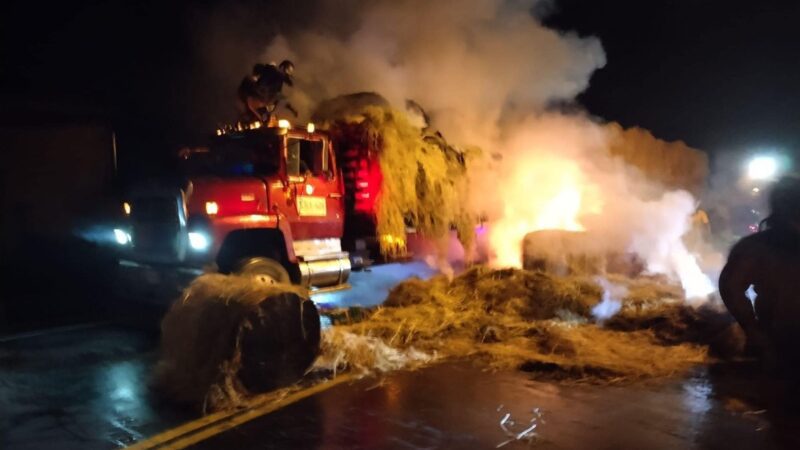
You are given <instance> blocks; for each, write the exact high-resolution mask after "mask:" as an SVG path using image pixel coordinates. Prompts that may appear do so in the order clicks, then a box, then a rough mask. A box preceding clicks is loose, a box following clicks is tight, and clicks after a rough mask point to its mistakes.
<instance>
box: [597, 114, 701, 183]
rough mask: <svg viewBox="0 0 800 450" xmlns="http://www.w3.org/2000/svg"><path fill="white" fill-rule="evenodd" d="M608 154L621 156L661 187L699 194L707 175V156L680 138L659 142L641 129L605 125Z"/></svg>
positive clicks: (610, 124) (612, 124) (611, 124)
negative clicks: (608, 144)
mask: <svg viewBox="0 0 800 450" xmlns="http://www.w3.org/2000/svg"><path fill="white" fill-rule="evenodd" d="M606 129H607V130H608V133H609V137H610V148H609V151H610V153H611V155H613V156H617V157H620V158H622V159H623V160H624V161H625V163H626V164H628V165H631V166H633V167H636V168H637V169H639V170H641V171H642V173H643V174H644V175H645V176H646V177H647V178H648V179H649V180H652V181H655V182H658V183H660V184H661V185H663V186H664V187H666V188H668V189H671V190H674V189H685V190H687V191H689V192H691V193H692V194H694V195H695V196H700V195H701V194H702V193H703V191H704V190H705V187H706V180H707V178H708V171H709V168H708V165H709V164H708V155H707V154H706V153H704V152H702V151H700V150H697V149H695V148H692V147H689V146H688V145H686V143H684V142H682V141H673V142H668V141H663V140H661V139H658V138H657V137H655V136H653V134H652V133H650V132H649V131H647V130H645V129H642V128H637V127H633V128H627V129H624V128H622V126H621V125H620V124H618V123H609V124H607V125H606Z"/></svg>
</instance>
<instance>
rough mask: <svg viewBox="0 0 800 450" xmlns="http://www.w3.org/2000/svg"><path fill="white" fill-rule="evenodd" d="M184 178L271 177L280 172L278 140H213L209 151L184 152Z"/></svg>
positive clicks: (255, 136)
mask: <svg viewBox="0 0 800 450" xmlns="http://www.w3.org/2000/svg"><path fill="white" fill-rule="evenodd" d="M181 165H182V169H183V172H184V173H185V174H186V175H215V176H241V175H262V176H263V175H273V174H275V173H277V172H278V170H279V168H280V138H279V137H278V136H274V135H268V134H264V133H253V134H247V135H238V136H237V135H229V136H222V137H219V138H216V139H215V140H214V141H212V142H211V145H209V146H208V147H199V148H193V149H184V150H183V151H182V152H181Z"/></svg>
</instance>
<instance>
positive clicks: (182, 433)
mask: <svg viewBox="0 0 800 450" xmlns="http://www.w3.org/2000/svg"><path fill="white" fill-rule="evenodd" d="M355 378H356V377H355V376H353V375H350V374H345V375H340V376H338V377H336V378H335V379H333V380H330V381H326V382H323V383H319V384H316V385H314V386H311V387H309V388H306V389H302V390H300V391H296V392H293V393H291V394H289V395H287V396H285V397H282V398H279V399H273V398H271V397H270V398H268V399H267V400H261V401H259V400H258V399H255V400H254V401H253V406H250V407H248V408H247V409H243V410H235V411H227V412H219V413H214V414H209V415H208V416H205V417H201V418H200V419H197V420H193V421H191V422H188V423H185V424H183V425H181V426H179V427H176V428H173V429H171V430H167V431H165V432H163V433H160V434H157V435H155V436H153V437H151V438H148V439H146V440H144V441H140V442H137V443H136V444H134V445H132V446H130V447H128V449H131V450H143V449H156V448H158V449H182V448H186V447H188V446H190V445H192V444H196V443H198V442H200V441H203V440H205V439H208V438H210V437H212V436H214V435H216V434H219V433H222V432H224V431H227V430H230V429H231V428H234V427H237V426H239V425H241V424H243V423H246V422H249V421H251V420H253V419H257V418H259V417H261V416H264V415H267V414H269V413H271V412H275V411H277V410H279V409H281V408H284V407H286V406H289V405H291V404H292V403H296V402H298V401H300V400H303V399H305V398H308V397H310V396H312V395H314V394H318V393H320V392H323V391H325V390H327V389H330V388H332V387H334V386H336V385H339V384H342V383H345V382H348V381H352V380H354V379H355ZM265 396H267V397H269V394H265Z"/></svg>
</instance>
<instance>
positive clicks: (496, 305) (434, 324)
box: [318, 267, 730, 380]
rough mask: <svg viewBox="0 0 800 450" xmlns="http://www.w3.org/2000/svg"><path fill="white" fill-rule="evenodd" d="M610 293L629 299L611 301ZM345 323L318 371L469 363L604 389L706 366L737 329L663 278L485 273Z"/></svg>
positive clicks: (329, 340) (410, 294)
mask: <svg viewBox="0 0 800 450" xmlns="http://www.w3.org/2000/svg"><path fill="white" fill-rule="evenodd" d="M604 284H605V285H606V286H605V287H606V289H607V288H608V287H609V285H613V286H615V287H617V288H618V289H616V290H615V291H614V292H616V293H622V294H623V296H622V297H621V298H618V299H614V298H611V296H610V295H609V293H608V291H606V292H604V286H603V285H604ZM604 294H605V295H604ZM601 299H603V302H604V303H605V302H617V303H618V305H617V308H614V309H618V312H616V314H615V315H613V316H612V317H603V316H602V315H601V313H602V311H601V310H600V309H598V308H599V307H598V304H600V303H601V302H600V301H601ZM338 321H339V322H343V323H340V324H339V325H336V326H334V327H333V328H332V329H330V330H328V331H326V332H325V334H324V336H323V341H324V344H323V355H322V357H321V359H320V361H319V362H318V365H319V366H323V367H328V368H333V369H338V370H345V369H350V370H355V371H372V370H377V371H383V370H386V368H396V367H397V366H398V365H400V364H401V363H405V365H406V366H410V367H415V366H417V365H420V364H424V363H426V362H428V361H429V359H431V358H440V359H448V358H461V357H471V358H475V359H478V360H481V361H484V362H485V363H487V364H488V365H489V366H491V367H495V368H520V369H523V370H530V371H536V372H541V373H549V374H550V375H551V376H554V377H556V378H571V379H584V378H593V379H604V380H615V379H631V378H640V377H653V376H665V375H671V374H674V373H676V372H680V371H683V370H685V369H687V368H688V367H690V366H691V365H693V364H697V363H702V362H704V361H707V360H708V359H709V348H708V344H709V343H710V342H713V341H715V339H718V338H717V336H720V335H721V334H725V333H726V332H728V330H727V327H728V326H729V325H730V321H729V320H728V319H727V316H726V315H725V314H723V313H721V312H720V311H718V310H716V309H714V308H710V307H708V308H705V309H699V310H695V309H692V308H691V307H690V306H687V305H686V302H685V300H684V294H683V291H682V289H681V288H680V287H678V286H674V285H671V284H668V283H665V281H664V280H663V279H661V278H648V277H640V278H638V279H630V278H626V277H614V278H611V279H610V281H609V282H605V280H604V279H603V280H602V282H598V280H597V279H594V278H591V277H584V276H567V277H557V276H551V275H548V274H546V273H542V272H533V271H524V270H518V269H501V270H494V269H490V268H487V267H475V268H472V269H470V270H468V271H467V272H465V273H463V274H462V275H460V276H458V277H456V278H455V279H453V280H452V281H449V280H448V278H447V277H445V276H437V277H434V278H433V279H431V280H428V281H422V280H419V279H411V280H408V281H405V282H404V283H401V284H400V285H398V286H397V287H395V288H394V289H393V290H392V291H391V292H390V294H389V297H388V298H387V300H386V302H385V304H384V306H383V307H382V308H379V309H377V310H375V311H374V312H371V313H367V314H362V316H361V317H360V318H358V319H350V320H347V319H345V320H341V319H340V320H338ZM335 322H336V320H335ZM725 343H727V341H725ZM387 347H388V348H389V349H391V350H387ZM385 355H389V357H388V358H387V357H386V356H385ZM400 355H409V356H407V358H406V360H403V359H402V357H401V356H400ZM387 359H390V361H387Z"/></svg>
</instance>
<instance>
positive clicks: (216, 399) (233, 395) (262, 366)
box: [156, 274, 320, 410]
mask: <svg viewBox="0 0 800 450" xmlns="http://www.w3.org/2000/svg"><path fill="white" fill-rule="evenodd" d="M161 331H162V335H161V358H160V360H159V362H158V365H157V367H156V385H157V386H158V387H159V388H160V389H161V390H162V391H163V392H164V393H165V394H166V395H167V396H168V397H169V398H171V399H172V400H175V401H177V402H181V403H188V404H190V405H192V406H202V407H203V409H205V410H208V409H212V410H215V409H221V408H225V407H229V406H232V405H236V404H239V403H241V402H242V401H243V400H244V399H246V398H247V397H248V396H250V395H252V394H254V393H260V392H264V391H267V390H269V389H273V388H276V387H279V386H283V385H287V384H289V383H292V382H294V381H296V380H297V379H299V378H300V377H301V376H302V375H303V374H304V373H305V371H306V370H307V369H308V368H309V366H310V365H311V364H312V363H313V361H314V359H315V358H316V356H317V354H318V352H319V345H320V322H319V314H318V312H317V310H316V307H315V306H314V304H313V302H311V301H310V300H309V299H308V295H307V293H306V292H305V290H303V289H301V288H298V287H294V286H287V285H278V284H265V283H261V282H259V281H257V280H256V279H255V278H253V277H246V276H236V275H231V276H226V275H220V274H207V275H203V276H201V277H199V278H197V279H196V280H195V281H194V282H193V283H192V284H191V285H190V286H189V287H188V288H187V289H186V290H185V291H184V294H183V297H182V298H181V299H180V300H178V301H176V302H175V303H174V304H173V305H172V307H171V308H170V310H169V312H168V313H167V314H166V316H165V317H164V319H163V321H162V324H161Z"/></svg>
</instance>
